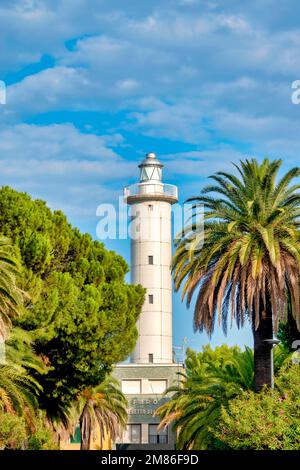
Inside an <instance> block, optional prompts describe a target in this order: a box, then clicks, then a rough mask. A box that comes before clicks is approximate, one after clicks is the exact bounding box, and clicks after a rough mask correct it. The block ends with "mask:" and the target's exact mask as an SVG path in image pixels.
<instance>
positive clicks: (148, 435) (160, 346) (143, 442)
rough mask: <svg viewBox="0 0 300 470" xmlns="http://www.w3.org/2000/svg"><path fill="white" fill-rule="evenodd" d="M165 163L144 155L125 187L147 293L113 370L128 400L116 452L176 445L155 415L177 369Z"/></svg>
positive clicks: (174, 196)
mask: <svg viewBox="0 0 300 470" xmlns="http://www.w3.org/2000/svg"><path fill="white" fill-rule="evenodd" d="M163 166H164V165H163V164H162V163H161V162H160V160H159V159H158V158H157V157H156V155H155V154H154V153H148V154H147V155H146V156H145V158H144V159H143V160H142V162H141V163H140V164H139V166H138V167H139V180H138V181H137V183H135V184H132V185H130V186H126V187H125V188H124V199H125V201H126V203H127V204H128V205H129V206H130V230H129V232H130V235H131V241H130V243H131V262H130V264H131V266H130V267H131V282H132V283H133V284H141V285H142V286H143V287H144V288H145V291H146V294H145V301H144V305H143V307H142V311H141V314H140V317H139V319H138V321H137V330H138V339H137V343H136V346H135V349H134V351H133V353H132V355H131V357H130V361H129V362H127V363H123V364H118V365H117V366H116V367H115V369H114V375H115V377H116V378H117V379H118V380H119V381H120V383H121V389H122V392H123V393H124V394H125V396H126V398H127V401H128V424H127V427H126V430H125V432H124V433H123V435H122V436H121V438H120V439H119V441H118V442H116V448H117V449H119V450H125V449H128V450H129V449H174V448H175V447H174V446H175V435H174V432H173V431H172V430H171V429H169V428H168V427H167V428H164V429H161V430H158V425H159V418H158V417H157V416H156V415H155V409H156V408H157V407H159V406H160V405H162V404H163V403H164V402H166V401H167V400H168V398H167V397H166V396H165V395H164V392H165V391H166V389H168V388H169V387H171V386H172V385H174V382H175V381H178V372H179V371H180V370H181V365H180V364H177V363H176V362H175V361H174V358H173V343H172V277H171V261H172V217H171V215H172V204H175V203H176V202H177V201H178V190H177V187H176V186H174V185H172V184H166V183H164V182H163Z"/></svg>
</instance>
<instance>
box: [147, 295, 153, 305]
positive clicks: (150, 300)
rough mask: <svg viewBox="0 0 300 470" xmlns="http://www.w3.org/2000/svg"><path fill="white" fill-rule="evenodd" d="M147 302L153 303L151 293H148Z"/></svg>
mask: <svg viewBox="0 0 300 470" xmlns="http://www.w3.org/2000/svg"><path fill="white" fill-rule="evenodd" d="M148 299H149V304H153V294H149V295H148Z"/></svg>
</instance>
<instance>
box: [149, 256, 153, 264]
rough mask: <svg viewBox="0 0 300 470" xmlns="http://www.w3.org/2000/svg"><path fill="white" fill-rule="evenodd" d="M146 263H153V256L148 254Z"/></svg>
mask: <svg viewBox="0 0 300 470" xmlns="http://www.w3.org/2000/svg"><path fill="white" fill-rule="evenodd" d="M148 264H153V256H148Z"/></svg>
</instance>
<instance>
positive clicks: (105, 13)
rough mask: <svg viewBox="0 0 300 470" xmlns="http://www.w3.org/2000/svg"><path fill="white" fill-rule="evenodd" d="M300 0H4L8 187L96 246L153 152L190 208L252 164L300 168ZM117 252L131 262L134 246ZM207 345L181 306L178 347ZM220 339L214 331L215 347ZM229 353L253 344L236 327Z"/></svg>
mask: <svg viewBox="0 0 300 470" xmlns="http://www.w3.org/2000/svg"><path fill="white" fill-rule="evenodd" d="M298 11H299V4H298V2H297V1H296V0H286V1H285V2H277V1H275V0H273V1H271V0H252V1H251V2H244V1H242V0H226V2H224V1H218V0H212V1H210V0H205V1H204V0H159V1H156V0H151V1H149V0H144V1H142V2H141V1H138V0H127V1H126V2H124V1H123V0H110V1H107V0H106V1H105V0H59V1H58V0H51V1H50V0H48V1H47V0H23V1H20V0H9V1H8V0H2V1H1V3H0V22H1V30H0V57H1V61H0V79H1V80H4V81H5V82H6V84H7V104H6V105H5V106H4V105H2V106H0V168H1V171H0V183H1V184H9V185H11V186H13V187H15V188H16V189H18V190H23V191H27V192H29V193H30V194H31V195H33V196H34V197H39V198H42V199H45V200H46V201H48V204H49V206H50V207H51V208H60V209H62V210H63V211H64V212H65V213H66V214H67V215H68V217H69V219H70V220H71V222H72V223H73V224H75V225H77V226H78V227H79V228H81V229H82V230H83V231H88V232H90V233H91V234H92V236H94V237H95V230H96V224H97V218H96V215H95V213H96V207H97V206H98V204H100V203H103V202H111V203H114V204H116V203H117V200H118V196H119V195H120V194H121V192H122V188H123V186H125V185H127V184H129V183H133V182H135V181H136V180H137V177H138V173H137V168H136V166H137V163H138V162H139V161H140V160H141V158H142V156H143V155H144V154H145V153H146V152H149V151H154V152H156V153H157V154H158V155H159V157H160V159H161V160H162V161H163V162H164V164H165V166H166V168H165V173H164V178H165V181H167V182H171V183H174V184H177V185H178V186H179V191H180V195H181V200H184V199H185V198H186V197H188V196H191V195H196V194H197V193H198V192H199V190H200V188H201V186H203V184H205V182H206V181H207V177H208V176H209V175H210V174H212V173H213V172H215V171H218V170H220V169H226V170H228V169H230V166H231V162H233V161H237V160H239V159H240V158H244V157H245V156H256V157H257V158H262V157H263V156H265V155H268V156H270V157H281V158H283V160H284V165H285V168H289V167H290V166H293V165H296V164H298V162H299V147H300V146H299V123H300V106H296V105H293V104H292V102H291V92H292V90H291V84H292V82H293V81H294V80H297V79H299V78H300V54H299V50H300V26H299V13H298ZM107 246H108V247H109V248H113V249H115V250H117V251H119V252H120V253H121V254H123V255H124V256H125V257H126V259H127V260H129V244H128V242H126V241H114V242H108V243H107ZM184 337H187V338H189V340H190V346H191V347H195V348H199V347H200V346H201V345H202V344H205V343H206V342H207V341H208V338H207V336H206V335H205V334H203V335H199V334H196V335H195V334H193V331H192V310H190V311H187V310H186V308H185V306H184V305H183V304H181V302H180V299H179V296H178V295H176V296H174V338H175V344H176V345H177V346H181V345H182V341H183V338H184ZM223 341H224V337H223V335H222V333H221V332H220V331H219V330H218V329H217V330H216V332H215V334H214V336H213V339H212V344H213V345H215V344H220V343H222V342H223ZM226 341H228V342H229V343H230V344H234V343H238V344H240V345H243V344H245V343H246V344H251V334H250V331H249V329H248V330H247V329H245V330H243V331H242V332H238V331H236V329H233V330H232V331H231V332H230V333H229V334H228V337H227V339H226Z"/></svg>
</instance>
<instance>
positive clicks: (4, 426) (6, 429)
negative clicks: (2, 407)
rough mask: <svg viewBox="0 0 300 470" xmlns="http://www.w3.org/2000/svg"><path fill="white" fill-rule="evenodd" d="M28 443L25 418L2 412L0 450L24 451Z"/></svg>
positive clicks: (0, 419) (0, 415) (0, 414)
mask: <svg viewBox="0 0 300 470" xmlns="http://www.w3.org/2000/svg"><path fill="white" fill-rule="evenodd" d="M25 441H26V425H25V421H24V419H23V418H20V417H19V416H17V415H14V414H10V413H4V412H2V411H0V449H22V448H24V446H25Z"/></svg>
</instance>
